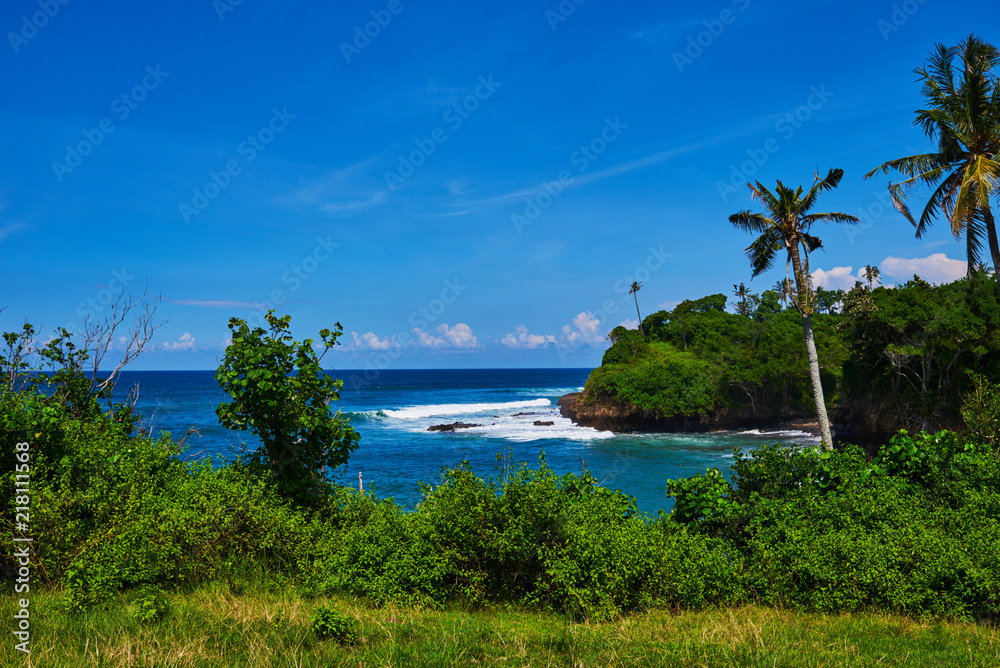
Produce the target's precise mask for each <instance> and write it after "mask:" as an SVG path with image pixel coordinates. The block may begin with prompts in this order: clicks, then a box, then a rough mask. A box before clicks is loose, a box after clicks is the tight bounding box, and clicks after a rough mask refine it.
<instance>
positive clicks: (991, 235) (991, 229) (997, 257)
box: [983, 206, 1000, 296]
mask: <svg viewBox="0 0 1000 668" xmlns="http://www.w3.org/2000/svg"><path fill="white" fill-rule="evenodd" d="M983 218H985V220H986V237H987V239H989V241H990V255H992V256H993V278H995V279H996V281H997V295H998V296H1000V244H998V243H997V226H996V224H995V223H994V222H993V212H992V211H990V208H989V207H988V206H987V207H986V208H985V209H984V210H983Z"/></svg>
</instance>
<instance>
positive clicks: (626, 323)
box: [618, 318, 639, 329]
mask: <svg viewBox="0 0 1000 668" xmlns="http://www.w3.org/2000/svg"><path fill="white" fill-rule="evenodd" d="M618 326H619V327H624V328H625V329H639V320H638V318H629V319H628V320H622V321H621V322H620V323H618Z"/></svg>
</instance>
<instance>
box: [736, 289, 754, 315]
mask: <svg viewBox="0 0 1000 668" xmlns="http://www.w3.org/2000/svg"><path fill="white" fill-rule="evenodd" d="M733 294H734V295H735V296H736V298H737V299H739V300H740V304H739V306H737V307H736V311H737V313H739V314H740V315H747V316H748V315H750V309H749V308H747V297H749V296H750V290H748V289H747V286H745V285H743V284H742V283H740V284H739V285H733Z"/></svg>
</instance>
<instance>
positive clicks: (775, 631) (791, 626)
mask: <svg viewBox="0 0 1000 668" xmlns="http://www.w3.org/2000/svg"><path fill="white" fill-rule="evenodd" d="M167 598H168V601H169V611H168V612H167V614H166V615H165V616H164V617H163V618H162V619H160V620H159V621H151V622H142V621H141V620H140V618H139V612H140V609H139V606H138V604H137V602H136V601H134V600H129V599H126V598H123V599H120V600H118V601H116V602H114V603H113V604H111V605H108V606H105V607H104V608H102V609H101V610H97V611H92V612H87V613H82V614H79V613H78V614H74V613H69V612H66V611H65V610H64V609H63V602H64V600H65V599H64V597H63V596H62V595H61V594H53V593H44V594H34V595H33V596H32V598H31V609H32V610H33V612H32V623H33V626H32V652H31V655H30V657H28V656H25V655H24V654H22V653H20V652H17V651H15V650H14V642H15V641H14V640H13V637H12V636H11V635H10V634H9V633H5V634H4V636H5V638H4V642H3V645H2V646H0V665H3V666H39V667H41V666H46V667H48V666H55V667H59V668H63V667H66V668H69V667H72V666H108V667H117V666H157V667H161V666H166V667H178V668H180V667H185V668H186V667H189V666H192V667H193V666H198V667H201V666H262V667H275V668H277V667H283V666H289V667H291V666H295V667H304V666H317V667H319V666H351V667H352V668H354V667H356V666H363V667H368V666H463V667H464V666H504V667H512V666H519V667H520V666H572V667H574V668H578V667H579V666H602V667H603V666H691V667H695V666H713V667H714V666H734V667H735V666H761V667H763V666H768V667H774V666H796V667H798V666H810V667H812V666H816V667H819V666H875V665H878V666H914V667H917V666H919V667H924V666H935V667H938V666H961V667H962V668H975V667H979V666H982V667H988V666H989V667H995V666H1000V630H998V629H997V628H996V627H995V626H977V625H972V624H963V623H949V622H945V621H940V620H937V621H935V620H929V621H928V620H922V621H921V620H914V619H909V618H906V617H900V616H892V615H884V614H871V615H843V616H840V615H821V614H807V613H801V612H791V611H782V610H774V609H769V608H763V607H758V606H748V607H743V608H734V609H722V610H714V611H705V612H682V613H676V612H671V611H663V610H660V611H652V612H648V613H645V614H640V615H632V616H629V617H624V618H621V619H618V620H616V621H613V622H606V623H601V624H597V623H573V622H570V621H568V620H567V619H566V618H563V617H560V616H557V615H552V614H546V613H541V612H534V611H528V610H523V609H505V608H491V609H486V610H479V611H475V612H473V611H468V610H463V609H460V608H454V607H453V608H449V609H445V610H432V609H419V608H404V607H393V606H389V607H384V608H373V607H370V606H369V605H367V604H366V603H365V602H364V601H362V600H358V599H353V598H346V597H337V598H333V599H329V598H325V597H320V598H307V597H303V596H301V595H300V594H299V593H298V592H296V591H294V590H292V591H284V592H278V591H266V590H263V589H260V588H257V589H254V590H253V591H247V592H246V593H241V592H239V591H238V590H237V591H236V592H235V593H234V591H233V590H231V589H230V588H229V587H228V586H227V585H216V586H212V587H206V588H202V589H200V590H198V591H196V592H193V593H187V594H177V595H170V596H168V597H167ZM320 606H333V607H335V608H337V609H339V610H340V611H342V612H344V613H345V614H346V615H347V616H348V617H351V618H354V619H356V620H357V624H358V630H359V631H360V636H361V639H360V641H359V642H358V643H357V644H355V645H353V646H341V645H338V644H337V643H336V642H333V641H330V640H326V641H320V640H317V639H316V636H315V635H314V634H313V632H312V630H311V628H310V615H311V614H312V611H313V610H314V609H315V608H317V607H320ZM13 612H14V600H13V599H12V598H11V597H6V598H4V599H3V601H2V602H0V615H2V617H3V619H4V620H6V622H7V623H6V624H5V626H7V627H9V625H10V620H11V619H12V615H13Z"/></svg>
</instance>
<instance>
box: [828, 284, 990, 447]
mask: <svg viewBox="0 0 1000 668" xmlns="http://www.w3.org/2000/svg"><path fill="white" fill-rule="evenodd" d="M844 313H845V315H846V319H845V320H844V322H843V323H842V324H841V325H840V329H841V332H842V333H843V335H844V338H845V341H847V342H848V353H849V356H848V359H847V361H846V362H845V364H844V383H843V390H844V394H843V397H842V398H843V401H844V404H845V409H846V412H847V415H848V416H851V417H852V418H853V419H856V420H862V419H866V420H870V421H871V420H873V421H875V422H876V423H877V424H876V425H874V426H875V427H877V428H879V429H880V430H885V431H895V430H897V429H899V428H900V427H908V428H927V427H928V426H933V427H934V428H938V429H940V428H946V427H952V428H956V427H959V426H961V424H962V418H961V415H960V410H961V407H962V405H963V402H962V400H963V398H964V397H965V396H967V395H968V394H969V393H970V392H972V391H974V389H975V388H974V383H973V381H972V379H973V378H974V377H977V376H980V377H982V378H984V379H985V380H987V381H989V382H993V383H996V382H1000V337H998V336H997V332H998V331H1000V300H998V298H997V293H996V283H995V282H993V280H991V279H990V278H989V277H988V276H986V275H985V274H983V273H978V274H975V275H973V276H971V277H969V278H964V279H962V280H959V281H955V282H953V283H948V284H945V285H939V286H931V285H930V284H928V283H927V282H926V281H923V280H920V279H919V278H916V277H915V278H914V280H912V281H909V282H907V283H905V284H904V285H901V286H898V287H896V288H894V289H891V290H890V289H886V288H875V289H874V290H869V289H868V288H866V287H856V288H855V289H853V290H851V292H850V293H849V294H848V296H847V298H846V300H845V307H844Z"/></svg>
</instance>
